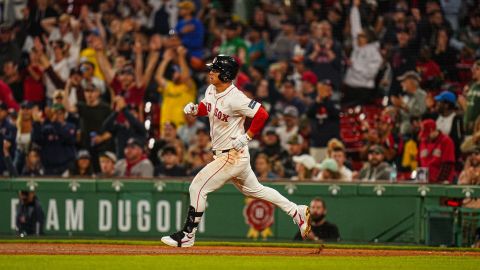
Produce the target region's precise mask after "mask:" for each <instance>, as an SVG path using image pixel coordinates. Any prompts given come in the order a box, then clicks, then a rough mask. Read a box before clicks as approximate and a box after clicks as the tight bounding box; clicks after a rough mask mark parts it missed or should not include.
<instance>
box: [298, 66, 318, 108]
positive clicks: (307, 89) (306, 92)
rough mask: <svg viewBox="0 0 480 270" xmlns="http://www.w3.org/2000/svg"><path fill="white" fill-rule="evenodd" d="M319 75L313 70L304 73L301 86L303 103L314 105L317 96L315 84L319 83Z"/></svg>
mask: <svg viewBox="0 0 480 270" xmlns="http://www.w3.org/2000/svg"><path fill="white" fill-rule="evenodd" d="M317 81H318V80H317V75H315V73H313V72H311V71H305V72H304V73H303V74H302V80H301V83H302V86H301V89H302V91H301V97H302V100H303V103H304V104H305V105H307V106H310V105H312V103H313V102H314V101H315V98H316V97H317V93H316V91H315V86H316V85H317Z"/></svg>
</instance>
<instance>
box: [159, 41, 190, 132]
mask: <svg viewBox="0 0 480 270" xmlns="http://www.w3.org/2000/svg"><path fill="white" fill-rule="evenodd" d="M186 53H187V51H186V49H185V48H184V47H178V48H177V50H176V51H174V50H173V49H168V50H166V51H165V52H164V54H163V59H162V62H161V63H160V66H159V67H158V70H157V74H156V75H155V78H156V81H157V83H158V85H159V88H158V90H159V91H160V93H161V94H162V96H163V101H162V105H161V113H160V115H161V119H160V126H161V127H163V126H164V125H165V123H167V122H172V123H174V124H175V125H176V126H177V127H179V126H182V125H183V124H185V116H184V113H183V107H184V106H185V105H186V104H187V103H189V102H192V101H194V100H195V96H196V88H195V84H194V82H193V80H192V78H191V76H190V70H189V68H188V65H187V62H186V59H185V56H186ZM175 59H177V60H178V66H177V65H174V66H173V74H172V77H171V79H167V78H166V77H165V71H166V69H167V65H168V64H169V63H170V62H173V61H174V60H175Z"/></svg>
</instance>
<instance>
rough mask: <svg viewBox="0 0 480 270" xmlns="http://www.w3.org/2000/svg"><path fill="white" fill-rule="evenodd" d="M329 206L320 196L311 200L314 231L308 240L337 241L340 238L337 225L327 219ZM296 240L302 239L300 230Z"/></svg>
mask: <svg viewBox="0 0 480 270" xmlns="http://www.w3.org/2000/svg"><path fill="white" fill-rule="evenodd" d="M326 215H327V206H326V205H325V202H324V201H323V199H321V198H320V197H315V198H313V200H312V201H311V202H310V216H311V219H312V231H311V232H310V234H309V235H308V237H307V239H306V240H320V241H329V242H336V241H338V240H339V239H340V234H339V232H338V228H337V225H335V224H333V223H330V222H328V221H327V220H326V218H325V217H326ZM294 240H302V235H301V234H300V232H298V233H297V235H295V239H294Z"/></svg>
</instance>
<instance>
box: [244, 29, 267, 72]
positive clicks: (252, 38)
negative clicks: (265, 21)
mask: <svg viewBox="0 0 480 270" xmlns="http://www.w3.org/2000/svg"><path fill="white" fill-rule="evenodd" d="M261 34H262V33H261V29H259V28H256V27H251V28H250V29H249V31H248V35H247V37H248V41H249V43H250V46H248V51H247V54H248V60H249V63H250V67H257V68H261V69H262V70H264V69H266V68H268V60H267V57H266V50H267V48H266V44H265V40H264V39H263V38H262V36H261Z"/></svg>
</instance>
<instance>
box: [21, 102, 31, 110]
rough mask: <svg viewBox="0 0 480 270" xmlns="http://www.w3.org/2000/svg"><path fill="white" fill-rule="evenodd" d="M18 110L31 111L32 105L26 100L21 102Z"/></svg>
mask: <svg viewBox="0 0 480 270" xmlns="http://www.w3.org/2000/svg"><path fill="white" fill-rule="evenodd" d="M20 108H22V109H31V108H33V103H32V102H30V101H28V100H24V101H22V103H21V104H20Z"/></svg>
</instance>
